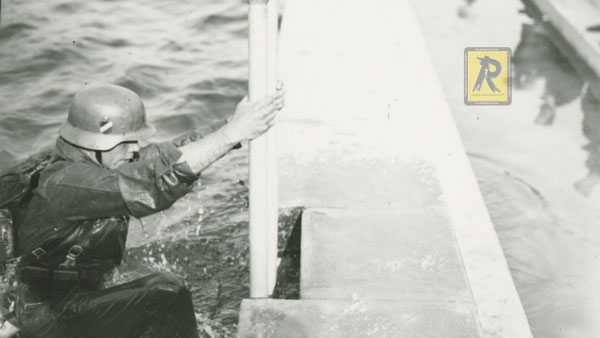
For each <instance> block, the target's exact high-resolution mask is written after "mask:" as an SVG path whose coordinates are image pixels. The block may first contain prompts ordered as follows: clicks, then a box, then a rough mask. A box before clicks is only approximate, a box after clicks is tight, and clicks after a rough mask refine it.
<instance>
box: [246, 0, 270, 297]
mask: <svg viewBox="0 0 600 338" xmlns="http://www.w3.org/2000/svg"><path fill="white" fill-rule="evenodd" d="M268 2H269V0H248V4H249V6H248V22H249V32H248V34H249V51H250V55H249V59H250V60H249V83H248V91H249V99H250V101H256V100H260V99H261V98H263V97H265V96H266V95H267V93H268V91H267V90H268V87H267V86H268V83H267V64H268V61H267V3H268ZM266 138H267V135H266V134H264V135H262V136H260V137H257V138H255V139H254V140H252V141H250V230H249V232H250V297H251V298H266V297H268V296H269V285H268V272H267V271H268V261H267V254H268V245H267V242H268V236H267V230H268V227H267V202H268V200H267V139H266Z"/></svg>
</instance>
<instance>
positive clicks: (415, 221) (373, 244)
mask: <svg viewBox="0 0 600 338" xmlns="http://www.w3.org/2000/svg"><path fill="white" fill-rule="evenodd" d="M301 255H302V256H301V273H300V276H301V282H300V298H303V299H309V298H310V299H322V298H328V299H352V298H359V299H363V298H367V299H375V300H402V301H426V302H431V301H434V302H465V303H472V302H473V297H472V295H471V291H470V288H469V285H468V283H467V279H466V277H465V271H464V268H463V264H462V261H461V257H460V253H459V251H458V248H457V244H456V240H455V238H454V233H453V230H452V224H451V221H450V219H449V216H448V215H447V214H446V213H445V210H444V209H443V208H441V207H435V208H424V209H423V208H420V209H419V210H418V211H414V212H412V213H409V212H406V211H398V210H391V209H307V210H305V211H304V213H303V216H302V246H301ZM473 306H474V305H473Z"/></svg>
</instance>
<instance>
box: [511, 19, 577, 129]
mask: <svg viewBox="0 0 600 338" xmlns="http://www.w3.org/2000/svg"><path fill="white" fill-rule="evenodd" d="M513 65H514V81H513V83H514V84H515V87H516V88H517V89H528V88H530V87H531V86H532V85H533V84H534V83H535V81H536V80H538V79H543V80H544V81H545V87H544V93H543V95H542V97H541V99H542V104H541V105H540V111H539V113H538V115H537V117H536V118H535V123H537V124H540V125H550V124H552V122H554V118H555V116H556V108H558V107H560V106H564V105H566V104H568V103H571V102H573V101H574V100H575V99H577V98H578V97H579V96H581V92H582V90H583V86H584V84H585V82H584V81H583V79H582V78H581V77H580V76H579V74H577V72H576V71H575V69H574V68H573V66H572V65H571V63H570V62H569V60H568V59H567V58H566V57H564V56H563V55H562V53H561V52H560V50H559V49H558V48H557V47H556V46H555V45H554V44H553V43H552V41H551V40H550V37H549V36H548V34H547V33H546V31H545V30H544V27H543V26H542V25H541V24H539V23H535V24H523V26H522V30H521V41H520V42H519V44H518V45H517V48H516V49H515V53H514V56H513Z"/></svg>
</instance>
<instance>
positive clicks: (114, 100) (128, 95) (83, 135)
mask: <svg viewBox="0 0 600 338" xmlns="http://www.w3.org/2000/svg"><path fill="white" fill-rule="evenodd" d="M155 132H156V130H155V129H154V128H153V127H152V126H151V125H149V124H148V123H147V122H146V110H145V109H144V103H143V102H142V100H141V99H140V98H139V96H137V94H136V93H134V92H132V91H131V90H129V89H127V88H124V87H120V86H115V85H95V86H90V87H87V88H85V89H83V90H81V91H80V92H78V93H77V94H75V97H73V100H72V101H71V106H70V107H69V116H68V117H67V122H65V124H64V125H63V126H62V128H61V130H60V136H62V137H63V138H64V139H65V140H67V141H68V142H69V143H72V144H75V145H77V146H80V147H83V148H86V149H91V150H109V149H112V148H114V147H115V146H116V145H117V144H119V143H121V142H124V141H137V140H142V139H146V138H148V137H150V136H152V135H154V133H155Z"/></svg>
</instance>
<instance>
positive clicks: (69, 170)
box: [38, 142, 198, 220]
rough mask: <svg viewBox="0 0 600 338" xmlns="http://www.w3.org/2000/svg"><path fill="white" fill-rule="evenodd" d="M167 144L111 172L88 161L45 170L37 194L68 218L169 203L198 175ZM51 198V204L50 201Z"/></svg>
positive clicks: (143, 211) (138, 213)
mask: <svg viewBox="0 0 600 338" xmlns="http://www.w3.org/2000/svg"><path fill="white" fill-rule="evenodd" d="M179 157H181V152H180V151H179V150H178V149H177V147H175V145H173V144H172V143H170V142H166V143H159V144H153V145H151V146H149V147H147V148H145V149H143V150H142V151H141V154H140V159H139V161H136V162H132V163H126V164H123V165H121V166H120V167H119V168H117V169H116V170H110V169H107V168H102V167H99V166H95V165H93V164H90V163H82V162H76V163H66V164H62V165H61V166H59V168H57V170H52V171H51V172H50V177H49V178H48V179H47V180H46V182H45V184H44V186H40V187H39V189H38V194H40V195H41V197H43V198H45V199H46V200H48V201H49V202H50V203H51V204H52V206H53V208H54V209H55V212H57V213H58V214H60V215H61V216H62V217H65V218H67V219H69V220H83V219H95V218H107V217H113V216H125V215H133V216H135V217H142V216H146V215H149V214H152V213H155V212H158V211H161V210H164V209H167V208H168V207H170V206H171V205H172V204H173V203H174V202H175V201H176V200H177V199H179V198H180V197H182V196H183V195H185V194H186V193H188V192H189V191H191V189H192V185H193V182H194V181H195V180H196V179H197V178H198V176H197V175H194V174H193V173H192V171H191V169H190V168H189V166H188V165H187V163H179V164H178V163H176V162H177V160H178V159H179ZM52 201H55V202H52Z"/></svg>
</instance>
